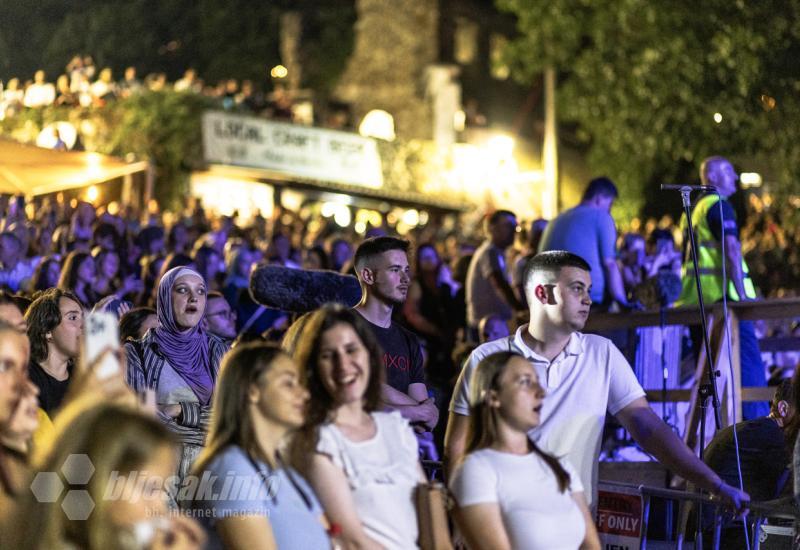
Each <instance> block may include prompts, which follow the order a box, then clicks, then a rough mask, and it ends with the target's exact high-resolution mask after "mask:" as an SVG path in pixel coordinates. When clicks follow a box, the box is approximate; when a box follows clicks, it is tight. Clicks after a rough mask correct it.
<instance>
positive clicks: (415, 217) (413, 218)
mask: <svg viewBox="0 0 800 550" xmlns="http://www.w3.org/2000/svg"><path fill="white" fill-rule="evenodd" d="M401 220H402V223H404V224H405V225H407V226H409V227H416V226H417V225H419V212H418V211H417V210H414V209H413V208H412V209H411V210H406V211H405V212H403V217H402V218H401Z"/></svg>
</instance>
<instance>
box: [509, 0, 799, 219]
mask: <svg viewBox="0 0 800 550" xmlns="http://www.w3.org/2000/svg"><path fill="white" fill-rule="evenodd" d="M497 2H498V4H499V6H500V7H501V8H502V9H505V10H508V11H510V12H512V13H514V14H515V15H516V16H517V18H518V29H519V36H518V37H517V38H516V39H515V40H514V41H513V42H512V43H511V44H510V47H509V49H508V51H507V55H508V59H509V62H510V63H511V66H512V74H513V75H514V76H515V77H516V78H517V79H519V80H521V81H523V82H525V81H530V80H532V79H534V78H537V75H538V74H539V73H540V72H541V71H542V70H543V68H545V67H546V66H553V67H555V68H556V69H557V70H558V72H559V92H558V93H559V97H558V107H559V117H560V118H561V119H562V120H566V121H569V122H574V123H576V125H577V128H578V130H577V132H578V138H579V139H580V140H581V141H583V142H584V143H586V144H587V145H588V147H589V149H588V150H589V155H588V158H589V162H590V165H591V168H592V170H593V171H594V172H596V173H606V174H608V175H609V176H611V177H613V178H614V179H615V180H616V181H617V182H618V183H619V184H620V187H621V190H622V197H621V198H622V200H621V201H620V202H621V203H622V205H621V206H623V210H624V211H625V212H626V213H632V212H635V211H638V210H639V209H640V208H641V207H642V206H643V205H644V203H645V200H650V199H651V198H652V199H653V200H655V201H657V200H658V195H657V194H656V193H655V184H657V183H659V182H677V181H686V179H687V178H692V179H694V178H695V177H696V175H695V174H696V168H697V165H698V164H699V162H700V161H701V160H702V158H703V157H705V156H707V155H710V154H724V155H728V156H731V157H732V158H733V159H735V160H739V161H748V162H753V161H754V160H755V162H756V163H757V164H758V165H759V166H758V167H759V168H761V169H764V170H766V172H767V173H768V174H771V176H772V179H774V180H775V181H777V182H778V183H779V184H780V185H779V186H778V187H777V190H778V191H779V192H781V191H782V192H788V191H793V192H796V191H797V190H798V189H799V188H800V185H798V184H797V182H796V181H795V178H794V174H795V173H796V172H797V170H798V168H800V145H798V138H800V135H798V130H797V129H795V125H794V124H793V121H794V120H796V116H797V115H798V114H800V96H798V91H799V90H800V83H799V82H798V80H797V74H798V72H797V69H798V63H800V40H799V39H800V17H798V8H800V1H798V0H762V1H760V2H746V1H745V0H707V1H704V2H696V1H688V0H618V1H615V2H607V1H597V0H497ZM715 113H719V114H720V115H721V116H722V120H721V122H719V123H717V122H715V118H714V116H715ZM749 167H750V168H754V167H755V166H753V165H750V166H749Z"/></svg>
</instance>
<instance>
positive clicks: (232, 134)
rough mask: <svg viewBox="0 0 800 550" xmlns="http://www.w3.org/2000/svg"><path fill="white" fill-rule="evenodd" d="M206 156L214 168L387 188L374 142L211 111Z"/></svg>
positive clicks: (205, 117)
mask: <svg viewBox="0 0 800 550" xmlns="http://www.w3.org/2000/svg"><path fill="white" fill-rule="evenodd" d="M203 152H204V155H205V160H206V162H208V163H209V164H227V165H232V166H243V167H248V168H261V169H264V170H270V171H273V172H278V173H281V174H285V175H287V176H294V177H298V178H307V179H313V180H318V181H328V182H334V183H344V184H350V185H359V186H362V187H371V188H378V187H381V186H382V185H383V173H382V172H381V160H380V156H379V155H378V147H377V145H376V143H375V141H374V140H373V139H371V138H366V137H363V136H359V135H357V134H353V133H349V132H339V131H335V130H323V129H320V128H310V127H307V126H299V125H296V124H287V123H283V122H272V121H269V120H262V119H259V118H255V117H249V116H242V115H233V114H227V113H220V112H208V113H206V114H205V115H203Z"/></svg>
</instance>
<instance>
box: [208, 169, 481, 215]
mask: <svg viewBox="0 0 800 550" xmlns="http://www.w3.org/2000/svg"><path fill="white" fill-rule="evenodd" d="M208 172H209V173H210V174H218V175H220V176H225V177H232V178H237V177H238V178H246V179H251V180H255V181H260V182H264V183H269V184H272V185H278V186H291V187H295V188H299V189H302V188H306V189H313V190H316V191H320V192H329V193H341V194H345V195H350V196H354V197H363V198H366V199H374V200H379V201H386V202H391V203H394V204H397V205H399V206H407V207H420V206H421V207H426V208H434V209H438V210H441V211H445V212H451V213H459V212H465V211H467V210H469V208H470V205H467V204H464V202H462V201H453V200H445V199H441V198H438V197H432V196H430V195H425V194H422V193H418V192H414V191H399V190H395V189H385V188H377V189H373V188H369V187H362V186H360V185H347V184H344V183H333V182H327V181H325V182H323V181H319V180H315V179H310V178H301V177H297V176H290V175H288V174H282V173H279V172H275V171H272V170H265V169H262V168H246V167H243V166H231V165H227V164H211V165H209V166H208Z"/></svg>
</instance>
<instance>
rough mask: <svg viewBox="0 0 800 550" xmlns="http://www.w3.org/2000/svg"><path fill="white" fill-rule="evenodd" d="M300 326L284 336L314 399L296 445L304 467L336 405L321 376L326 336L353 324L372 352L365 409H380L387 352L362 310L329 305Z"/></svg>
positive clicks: (297, 460)
mask: <svg viewBox="0 0 800 550" xmlns="http://www.w3.org/2000/svg"><path fill="white" fill-rule="evenodd" d="M298 323H300V325H299V329H295V330H293V327H294V325H292V327H290V328H289V330H288V331H287V334H286V338H285V339H284V346H283V347H284V349H286V350H287V351H288V352H289V353H290V354H291V355H292V358H293V359H294V360H295V362H296V363H297V364H298V365H299V366H300V369H301V372H302V376H303V378H304V382H305V385H306V387H307V388H308V391H309V392H310V393H311V399H310V400H309V402H308V410H307V412H306V421H305V423H304V424H303V427H302V428H300V430H299V432H298V434H297V436H296V437H295V438H294V443H293V445H292V461H293V463H294V465H295V467H298V468H302V467H303V462H304V460H306V459H307V458H308V456H309V455H310V454H311V453H313V452H314V450H315V449H316V446H317V442H318V441H319V426H320V425H321V424H323V423H324V422H327V421H329V420H330V419H331V413H332V412H333V411H334V409H335V408H336V403H335V402H334V400H333V396H332V395H331V394H330V393H328V390H327V389H326V388H325V385H324V384H323V382H322V379H321V377H320V375H319V365H318V363H317V360H318V357H319V350H320V344H321V341H322V335H323V334H324V333H325V332H326V331H328V330H329V329H331V328H333V327H334V326H336V325H339V324H345V325H349V326H350V327H352V328H353V330H354V331H355V332H356V334H357V335H358V337H359V338H360V339H361V342H362V343H363V344H364V347H365V348H367V352H368V354H369V382H368V384H367V389H366V391H365V392H364V410H365V411H366V412H373V411H376V410H378V408H379V407H380V402H381V386H382V385H383V380H384V368H383V352H382V351H381V348H380V345H379V344H378V341H377V340H376V339H375V335H374V334H373V333H372V330H371V329H370V328H369V325H368V324H367V321H365V320H364V319H363V318H362V317H361V315H360V314H359V313H357V312H356V311H354V310H352V309H346V308H344V307H342V306H340V305H337V304H327V305H325V306H323V307H321V308H320V309H318V310H316V311H314V312H311V313H307V314H306V315H304V316H303V317H301V318H300V319H298V320H297V321H295V324H298Z"/></svg>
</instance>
